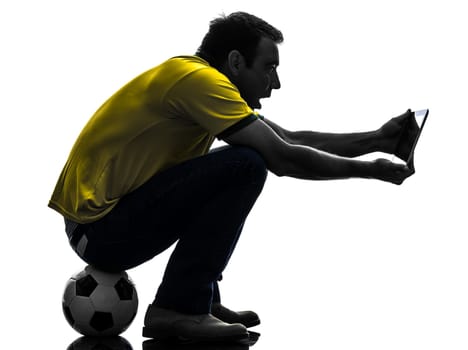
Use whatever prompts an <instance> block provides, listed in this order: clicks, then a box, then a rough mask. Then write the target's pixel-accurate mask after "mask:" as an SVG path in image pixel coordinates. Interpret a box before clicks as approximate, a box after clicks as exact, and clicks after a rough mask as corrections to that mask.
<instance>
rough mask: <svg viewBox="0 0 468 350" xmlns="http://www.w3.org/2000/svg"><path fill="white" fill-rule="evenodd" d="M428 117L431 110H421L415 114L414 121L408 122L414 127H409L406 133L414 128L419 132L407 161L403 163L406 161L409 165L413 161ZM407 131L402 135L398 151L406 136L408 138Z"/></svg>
mask: <svg viewBox="0 0 468 350" xmlns="http://www.w3.org/2000/svg"><path fill="white" fill-rule="evenodd" d="M428 115H429V109H421V110H419V111H415V112H414V115H413V119H412V118H410V119H409V120H408V123H412V124H413V125H411V126H409V125H407V126H406V127H405V131H407V130H406V129H408V128H410V127H413V128H414V127H417V128H418V130H417V134H416V137H415V138H414V141H413V144H412V145H411V151H410V152H409V154H408V156H407V157H406V159H402V161H404V162H405V163H406V164H409V163H410V162H411V161H412V160H413V157H414V150H415V148H416V144H417V143H418V141H419V137H420V136H421V133H422V130H423V128H424V124H425V123H426V120H427V116H428ZM405 131H403V132H402V135H401V137H400V141H399V142H398V145H397V147H396V150H398V148H399V147H400V144H401V143H402V142H403V141H404V138H405V136H407V133H406V132H405ZM395 153H397V152H395Z"/></svg>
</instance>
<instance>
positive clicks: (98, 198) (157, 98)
mask: <svg viewBox="0 0 468 350" xmlns="http://www.w3.org/2000/svg"><path fill="white" fill-rule="evenodd" d="M245 118H247V119H245ZM254 118H257V115H256V114H254V112H253V111H252V109H251V108H250V107H249V106H248V105H247V103H246V102H245V101H244V100H243V99H242V97H241V96H240V93H239V90H238V89H237V88H236V86H234V85H233V84H232V83H231V82H230V81H229V79H228V78H227V77H226V76H225V75H223V74H222V73H220V72H219V71H218V70H216V69H214V68H212V67H210V66H209V64H208V62H206V61H205V60H203V59H201V58H199V57H196V56H180V57H174V58H171V59H169V60H167V61H166V62H164V63H162V64H161V65H159V66H157V67H155V68H153V69H151V70H149V71H147V72H145V73H143V74H141V75H140V76H138V77H136V78H135V79H134V80H132V81H130V82H129V83H128V84H127V85H125V86H124V87H123V88H121V89H120V90H119V91H117V92H116V93H115V94H114V95H113V96H112V97H111V98H110V99H109V100H107V101H106V102H105V103H104V104H103V105H102V106H101V107H100V108H99V109H98V110H97V111H96V113H95V114H94V116H93V117H92V118H91V119H90V120H89V121H88V123H87V124H86V126H85V127H84V129H83V130H82V132H81V133H80V135H79V137H78V139H77V140H76V142H75V144H74V146H73V148H72V150H71V152H70V155H69V157H68V160H67V162H66V164H65V166H64V168H63V170H62V173H61V174H60V177H59V179H58V182H57V185H56V187H55V190H54V192H53V194H52V197H51V199H50V201H49V207H51V208H53V209H55V210H57V211H58V212H59V213H61V214H62V215H63V216H65V217H67V218H68V219H71V220H73V221H75V222H78V223H88V222H92V221H95V220H97V219H99V218H101V217H103V216H104V215H106V214H107V213H108V212H109V211H110V210H111V209H112V208H113V207H114V206H115V205H116V204H117V202H118V201H119V199H120V198H121V197H122V196H123V195H125V194H126V193H129V192H131V191H133V190H135V189H136V188H138V187H139V186H141V185H142V184H144V183H145V182H146V181H147V180H148V179H149V178H151V177H152V176H153V175H155V174H156V173H158V172H160V171H162V170H164V169H167V168H169V167H171V166H174V165H176V164H179V163H181V162H183V161H185V160H188V159H190V158H194V157H197V156H201V155H204V154H206V153H207V152H208V150H209V149H210V146H211V144H212V143H213V141H214V137H215V136H216V135H219V134H220V133H221V132H223V131H225V130H226V129H228V128H230V127H231V126H233V125H234V124H236V123H238V122H239V121H241V120H244V122H245V121H246V120H250V119H254Z"/></svg>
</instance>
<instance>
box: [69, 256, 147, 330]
mask: <svg viewBox="0 0 468 350" xmlns="http://www.w3.org/2000/svg"><path fill="white" fill-rule="evenodd" d="M62 308H63V313H64V315H65V318H66V319H67V321H68V323H69V324H70V325H71V326H72V327H73V328H74V329H75V330H76V331H78V332H79V333H81V334H83V335H88V336H113V335H118V334H120V333H122V332H123V331H125V330H126V329H127V328H128V326H130V324H131V323H132V321H133V319H134V318H135V316H136V313H137V309H138V296H137V292H136V289H135V285H134V284H133V282H132V280H131V279H130V277H129V276H128V274H127V273H126V272H125V271H122V272H119V273H108V272H104V271H100V270H98V269H96V268H94V267H92V266H90V265H88V266H86V268H85V269H84V270H83V271H81V272H78V273H77V274H75V275H73V276H72V277H71V278H70V279H69V280H68V282H67V284H66V286H65V292H64V293H63V299H62Z"/></svg>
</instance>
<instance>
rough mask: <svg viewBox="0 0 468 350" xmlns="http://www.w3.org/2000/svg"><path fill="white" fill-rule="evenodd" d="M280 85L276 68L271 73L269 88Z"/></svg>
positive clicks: (276, 87) (277, 87)
mask: <svg viewBox="0 0 468 350" xmlns="http://www.w3.org/2000/svg"><path fill="white" fill-rule="evenodd" d="M280 87H281V82H280V80H279V76H278V72H277V71H276V70H274V71H273V73H272V74H271V88H272V89H279V88H280Z"/></svg>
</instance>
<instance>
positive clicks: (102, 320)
mask: <svg viewBox="0 0 468 350" xmlns="http://www.w3.org/2000/svg"><path fill="white" fill-rule="evenodd" d="M89 324H90V326H91V327H93V328H94V329H95V330H97V331H98V332H102V331H105V330H106V329H109V328H112V327H113V326H114V319H113V318H112V314H111V313H110V312H100V311H96V312H95V313H94V315H93V317H91V320H90V321H89Z"/></svg>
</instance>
